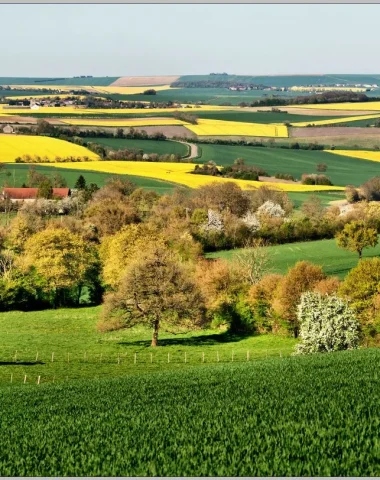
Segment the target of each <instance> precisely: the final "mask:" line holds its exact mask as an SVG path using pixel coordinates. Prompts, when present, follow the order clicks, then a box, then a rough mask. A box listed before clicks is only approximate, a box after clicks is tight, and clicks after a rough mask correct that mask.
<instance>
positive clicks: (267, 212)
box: [256, 200, 285, 218]
mask: <svg viewBox="0 0 380 480" xmlns="http://www.w3.org/2000/svg"><path fill="white" fill-rule="evenodd" d="M256 213H257V215H258V216H259V217H260V216H261V215H264V216H268V217H271V218H283V217H284V216H285V210H284V209H283V208H282V207H281V205H279V204H278V203H274V202H272V201H271V200H267V201H266V202H265V203H263V204H262V205H261V207H259V208H258V209H257V212H256Z"/></svg>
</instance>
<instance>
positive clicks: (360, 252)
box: [358, 250, 362, 260]
mask: <svg viewBox="0 0 380 480" xmlns="http://www.w3.org/2000/svg"><path fill="white" fill-rule="evenodd" d="M358 253H359V260H361V259H362V251H361V250H359V252H358Z"/></svg>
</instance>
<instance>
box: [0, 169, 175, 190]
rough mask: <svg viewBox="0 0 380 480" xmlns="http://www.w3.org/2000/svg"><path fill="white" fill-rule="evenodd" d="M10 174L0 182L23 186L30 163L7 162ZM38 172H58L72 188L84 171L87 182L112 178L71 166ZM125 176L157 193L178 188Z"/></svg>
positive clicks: (107, 174)
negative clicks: (71, 167)
mask: <svg viewBox="0 0 380 480" xmlns="http://www.w3.org/2000/svg"><path fill="white" fill-rule="evenodd" d="M5 165H6V168H7V170H8V172H10V174H11V175H10V176H6V177H5V176H4V175H3V176H2V177H1V180H0V182H1V183H2V184H3V185H4V183H5V182H6V183H7V185H8V186H9V187H21V185H22V184H23V183H26V182H27V176H28V170H29V168H30V165H26V164H24V165H22V164H15V163H8V164H5ZM34 167H35V169H36V170H37V171H38V172H41V173H42V174H44V175H47V176H49V177H52V176H53V175H54V174H56V173H58V174H60V175H62V176H63V177H64V178H65V179H66V181H67V184H68V186H69V187H70V188H73V187H74V185H75V182H76V181H77V179H78V177H79V175H80V174H81V173H82V174H83V176H84V177H85V179H86V182H87V184H90V183H96V184H97V185H98V186H99V187H101V186H103V185H104V184H105V182H106V181H107V180H108V179H109V178H111V177H112V176H114V175H112V174H110V173H102V172H95V171H94V172H90V171H87V170H86V171H83V172H81V171H80V170H71V169H70V168H67V169H66V168H56V167H52V166H49V167H44V166H34ZM123 177H126V178H128V180H130V181H131V182H133V183H135V184H136V185H137V186H138V187H140V188H146V189H149V190H154V191H155V192H157V193H161V194H164V193H170V192H172V191H173V190H174V189H175V188H178V185H177V184H174V183H170V182H165V181H163V180H155V179H153V178H147V177H139V176H135V175H123Z"/></svg>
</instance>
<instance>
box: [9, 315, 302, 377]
mask: <svg viewBox="0 0 380 480" xmlns="http://www.w3.org/2000/svg"><path fill="white" fill-rule="evenodd" d="M100 311H101V307H91V308H90V307H89V308H79V309H60V310H45V311H41V312H7V313H0V339H1V340H0V386H1V385H2V386H5V385H8V384H10V379H11V375H12V385H14V386H16V385H17V384H21V383H22V382H23V381H24V375H27V382H28V383H35V382H36V381H37V378H38V376H41V382H42V383H51V382H52V381H53V380H54V381H55V382H63V381H67V380H69V381H71V380H73V379H81V378H87V379H94V378H102V377H107V378H109V377H120V376H125V375H126V374H128V375H139V374H142V373H149V372H161V371H163V370H167V369H171V370H172V369H174V370H180V371H184V370H186V369H189V368H193V367H195V366H199V365H200V366H206V365H210V364H216V363H218V362H217V355H219V363H230V362H231V361H232V356H233V361H234V362H246V361H247V351H249V352H250V353H249V355H250V357H249V358H250V361H252V362H253V361H256V360H257V359H262V358H266V357H279V356H280V353H281V355H283V356H287V355H290V354H291V352H292V351H293V347H294V345H295V343H296V341H295V340H294V339H292V338H287V337H280V336H274V335H257V336H237V335H235V336H231V335H229V334H228V333H225V332H224V333H223V332H221V331H219V330H198V331H195V332H192V333H187V334H176V335H174V334H169V333H165V332H161V333H160V336H159V346H158V347H157V348H152V347H150V342H151V331H150V330H148V329H145V328H143V327H135V328H133V329H131V330H125V331H118V332H109V333H99V332H98V331H97V330H96V323H97V321H98V318H99V314H100ZM16 352H17V353H16ZM53 352H54V357H53V362H52V354H53ZM37 353H38V357H37ZM135 354H136V360H135ZM151 354H152V355H153V357H152V358H151ZM168 354H169V358H168ZM185 354H186V359H185ZM202 354H204V362H203V358H202ZM15 355H16V358H15ZM119 358H120V360H119ZM185 360H186V363H185ZM119 361H120V363H119ZM135 362H136V363H135Z"/></svg>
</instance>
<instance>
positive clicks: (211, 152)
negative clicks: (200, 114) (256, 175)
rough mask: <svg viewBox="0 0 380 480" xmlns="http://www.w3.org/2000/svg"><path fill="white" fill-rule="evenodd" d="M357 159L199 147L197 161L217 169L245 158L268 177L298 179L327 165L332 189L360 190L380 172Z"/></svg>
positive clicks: (345, 155)
mask: <svg viewBox="0 0 380 480" xmlns="http://www.w3.org/2000/svg"><path fill="white" fill-rule="evenodd" d="M335 154H336V155H335ZM348 155H350V156H348ZM356 155H357V152H355V151H341V150H333V151H331V152H325V151H320V150H295V149H282V148H267V147H241V146H226V145H207V144H202V145H201V157H200V158H199V159H198V161H200V162H207V161H210V160H213V161H215V162H216V163H217V165H232V164H233V162H234V160H235V159H236V158H244V160H245V163H246V164H247V165H257V166H259V167H262V168H263V169H264V170H266V171H267V172H268V173H269V174H270V175H275V174H276V173H290V174H291V175H293V176H294V178H298V179H299V178H301V175H302V174H303V173H317V170H316V168H317V164H319V163H325V164H326V165H327V171H326V175H327V176H328V177H330V178H331V180H332V182H333V183H334V184H335V185H342V186H345V185H357V186H359V185H361V184H362V183H364V182H365V181H367V180H368V179H370V178H371V177H375V176H377V175H379V168H378V166H377V165H376V163H375V162H374V161H370V160H361V159H359V158H354V157H355V156H356ZM363 155H364V154H363ZM365 155H367V158H368V159H369V158H370V157H375V156H376V155H377V156H379V155H380V154H379V153H376V152H366V153H365Z"/></svg>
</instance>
